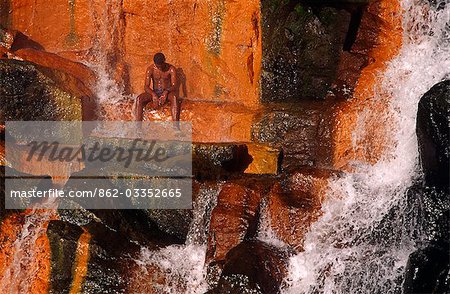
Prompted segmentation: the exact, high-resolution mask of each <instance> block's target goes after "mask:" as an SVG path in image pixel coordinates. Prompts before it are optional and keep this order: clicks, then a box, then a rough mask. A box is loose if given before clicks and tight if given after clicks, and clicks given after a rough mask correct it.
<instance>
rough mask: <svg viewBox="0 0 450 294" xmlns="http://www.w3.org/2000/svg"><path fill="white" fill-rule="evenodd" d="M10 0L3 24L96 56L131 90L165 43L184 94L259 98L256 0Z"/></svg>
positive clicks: (63, 51) (61, 48)
mask: <svg viewBox="0 0 450 294" xmlns="http://www.w3.org/2000/svg"><path fill="white" fill-rule="evenodd" d="M7 3H8V4H9V11H11V13H10V14H8V15H5V16H6V18H5V21H4V22H3V25H4V26H8V27H9V28H11V29H15V30H18V31H21V32H26V35H27V36H28V37H29V38H30V39H33V40H34V41H35V42H36V43H38V44H40V45H41V47H43V48H45V50H46V51H48V52H52V53H57V54H58V55H61V56H64V57H66V58H70V59H72V60H75V61H80V60H84V61H93V62H94V63H97V64H99V65H100V67H101V68H102V71H103V73H104V74H107V75H109V76H110V78H112V79H115V80H116V81H117V82H118V83H122V84H124V86H125V88H128V89H130V90H131V92H132V93H135V94H138V93H140V92H143V83H144V75H145V71H146V68H147V67H148V66H149V64H150V63H151V62H152V60H151V59H152V57H153V55H154V54H155V53H157V52H159V51H162V52H164V53H165V55H166V57H167V61H168V62H170V63H172V64H173V65H174V66H176V67H177V70H178V72H179V75H180V77H184V90H185V91H184V93H182V94H181V95H182V96H183V97H190V98H195V99H200V100H206V101H211V100H214V101H222V102H223V101H227V102H236V103H241V104H245V105H255V104H257V103H258V94H259V80H260V68H261V46H262V45H261V30H260V18H261V17H260V2H259V1H257V0H251V1H224V0H214V1H208V2H204V1H193V0H182V1H173V2H157V3H155V2H153V1H123V2H117V3H116V2H96V3H94V4H90V3H85V2H83V1H66V0H56V1H53V2H52V3H50V2H48V3H47V2H45V3H44V2H42V3H35V2H33V1H30V0H10V1H7ZM92 56H93V57H92Z"/></svg>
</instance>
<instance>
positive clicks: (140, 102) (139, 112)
mask: <svg viewBox="0 0 450 294" xmlns="http://www.w3.org/2000/svg"><path fill="white" fill-rule="evenodd" d="M150 101H152V96H151V95H150V94H149V93H142V94H141V95H139V96H137V98H136V101H135V104H134V119H135V120H137V121H142V118H143V114H144V106H145V105H146V104H147V103H149V102H150Z"/></svg>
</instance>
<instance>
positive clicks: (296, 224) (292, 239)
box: [266, 169, 332, 251]
mask: <svg viewBox="0 0 450 294" xmlns="http://www.w3.org/2000/svg"><path fill="white" fill-rule="evenodd" d="M331 175H332V172H330V171H327V170H318V169H304V170H301V171H297V172H296V173H293V174H291V175H287V176H286V177H285V178H284V179H283V180H282V181H281V182H279V183H276V184H275V185H274V186H273V187H272V189H271V191H270V192H269V193H268V198H267V207H266V210H267V211H266V213H267V216H268V219H269V224H267V225H268V226H269V227H270V229H271V230H272V231H273V232H274V234H275V235H276V236H277V237H278V239H280V240H281V241H283V242H284V243H286V244H288V245H290V246H291V247H292V248H294V249H295V250H297V251H302V250H303V239H304V234H305V233H306V232H307V231H308V229H309V226H310V224H311V223H313V222H314V221H315V220H317V218H318V217H319V216H320V207H321V204H322V201H323V199H324V197H325V193H326V190H327V188H328V179H329V178H330V176H331Z"/></svg>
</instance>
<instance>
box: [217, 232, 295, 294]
mask: <svg viewBox="0 0 450 294" xmlns="http://www.w3.org/2000/svg"><path fill="white" fill-rule="evenodd" d="M287 257H288V254H287V253H286V252H283V251H281V250H279V249H277V248H276V247H274V246H270V245H268V244H265V243H264V242H261V241H246V242H244V243H241V244H240V245H238V246H236V247H235V248H233V249H232V250H231V251H230V252H229V253H228V254H227V257H226V262H225V265H224V268H223V272H222V275H221V277H220V280H219V283H218V285H217V287H216V288H215V289H213V290H211V291H209V292H208V294H219V293H236V294H237V293H279V292H280V286H281V283H282V281H283V279H284V277H285V276H286V273H287Z"/></svg>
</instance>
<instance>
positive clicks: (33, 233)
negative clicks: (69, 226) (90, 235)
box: [0, 198, 57, 293]
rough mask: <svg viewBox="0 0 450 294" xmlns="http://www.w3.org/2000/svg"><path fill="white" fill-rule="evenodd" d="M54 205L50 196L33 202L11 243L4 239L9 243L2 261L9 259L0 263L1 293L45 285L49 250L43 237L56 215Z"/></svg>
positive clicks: (55, 203)
mask: <svg viewBox="0 0 450 294" xmlns="http://www.w3.org/2000/svg"><path fill="white" fill-rule="evenodd" d="M40 207H46V208H47V207H53V208H52V209H42V208H40ZM56 207H57V202H56V201H55V199H51V198H49V200H48V201H46V202H45V203H43V204H36V205H34V207H33V209H30V210H28V211H26V212H24V216H23V218H24V219H23V225H22V226H21V228H20V230H19V231H18V232H17V238H16V239H15V240H14V242H13V243H12V244H11V245H9V244H8V243H6V244H8V245H9V246H5V248H3V249H2V251H3V252H2V254H4V255H5V256H6V258H5V259H4V261H5V260H8V262H7V263H5V264H3V265H2V266H3V267H4V268H3V273H2V274H1V278H0V292H1V293H37V292H38V291H42V290H44V289H45V288H46V285H47V284H48V283H49V280H45V279H46V278H47V277H45V275H46V274H47V275H48V274H49V270H50V252H49V248H46V247H47V246H45V242H44V241H42V238H45V236H46V233H47V226H48V223H49V222H50V221H51V220H52V219H55V218H56ZM2 230H3V228H2ZM13 234H14V232H13ZM12 237H13V238H14V237H15V236H12ZM12 241H13V239H12V240H11V242H12ZM0 268H1V267H0ZM42 288H44V289H42Z"/></svg>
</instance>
